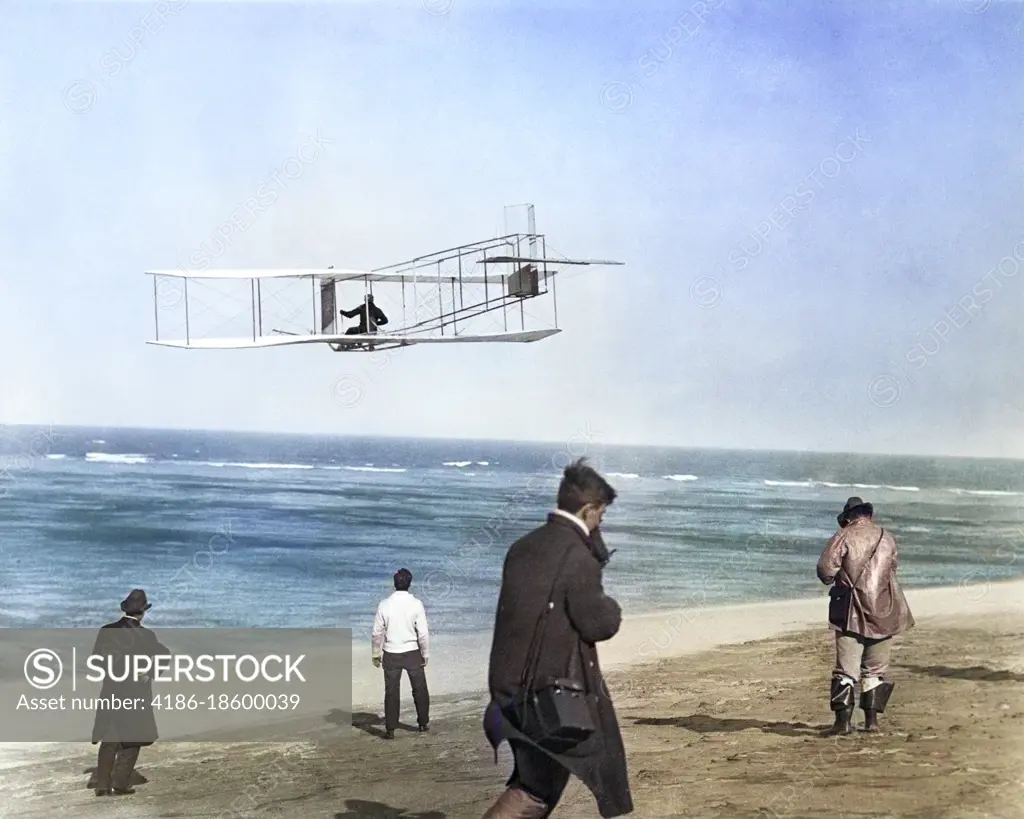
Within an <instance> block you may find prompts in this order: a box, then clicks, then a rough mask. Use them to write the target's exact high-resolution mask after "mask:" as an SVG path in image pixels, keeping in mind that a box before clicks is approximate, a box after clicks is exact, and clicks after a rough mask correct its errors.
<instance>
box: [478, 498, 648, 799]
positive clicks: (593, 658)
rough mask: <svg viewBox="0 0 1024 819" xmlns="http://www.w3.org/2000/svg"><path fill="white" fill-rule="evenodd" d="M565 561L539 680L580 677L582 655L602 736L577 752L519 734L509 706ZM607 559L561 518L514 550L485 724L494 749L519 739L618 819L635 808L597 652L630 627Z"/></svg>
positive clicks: (504, 583) (497, 627) (508, 559)
mask: <svg viewBox="0 0 1024 819" xmlns="http://www.w3.org/2000/svg"><path fill="white" fill-rule="evenodd" d="M563 556H567V559H566V562H565V566H564V568H563V569H562V572H561V574H560V576H559V577H560V579H559V581H558V583H557V585H556V586H555V592H554V598H553V599H554V601H555V607H554V609H552V611H551V613H550V614H549V615H548V618H549V619H548V623H547V625H546V631H545V633H544V640H543V645H542V648H541V653H540V659H539V665H538V671H537V677H538V679H540V680H543V679H545V678H548V677H551V678H564V677H569V676H577V677H578V674H570V668H569V665H570V661H571V659H572V657H573V654H574V652H579V656H580V658H581V665H582V671H583V674H582V676H583V680H582V682H583V683H584V685H585V687H586V691H587V693H588V695H589V697H588V699H589V700H590V703H591V708H592V709H593V711H592V713H593V715H594V722H595V724H596V725H597V730H596V731H595V732H594V733H593V734H592V735H591V736H590V737H589V738H588V739H587V740H585V741H584V742H582V743H580V744H579V745H577V746H576V747H574V748H571V749H569V750H565V751H561V752H560V751H557V750H552V749H549V748H546V747H542V746H540V745H538V744H537V743H535V742H534V741H533V740H531V739H530V738H529V737H527V736H525V735H524V734H522V733H521V732H520V731H518V730H517V729H516V727H515V725H514V724H513V723H512V721H510V719H509V714H508V709H507V708H505V709H503V707H502V705H503V703H506V702H507V701H508V700H509V699H510V698H511V697H513V696H514V695H515V694H516V692H517V691H518V689H519V686H520V681H521V679H522V674H523V669H524V667H525V665H526V661H527V653H528V651H529V648H530V643H531V641H532V640H533V635H534V630H535V628H536V625H537V622H538V619H539V618H540V616H541V614H542V613H543V611H544V609H545V608H546V606H547V602H548V594H549V593H550V592H551V586H552V582H553V581H554V578H555V572H556V570H557V569H558V564H559V562H560V561H561V559H562V558H563ZM606 556H607V552H606V551H605V549H604V544H603V541H601V539H600V535H599V534H598V535H597V536H596V537H594V538H593V539H591V538H588V537H587V536H586V535H585V534H584V533H583V530H582V528H581V527H578V526H576V525H575V524H574V522H573V521H571V520H568V519H566V518H564V517H562V516H560V515H557V514H551V515H549V516H548V522H547V523H546V524H545V525H543V526H541V527H540V528H538V529H535V530H534V531H532V532H530V533H529V534H527V535H526V536H525V537H523V538H521V539H520V540H518V541H516V542H515V543H514V544H512V546H511V547H510V548H509V550H508V554H507V555H506V556H505V566H504V569H503V571H502V580H501V592H500V595H499V598H498V610H497V615H496V617H495V624H494V638H493V642H492V645H491V657H490V668H489V673H488V684H489V688H490V693H491V700H492V702H491V704H490V706H489V707H488V709H487V713H486V714H485V716H484V720H485V730H486V732H487V735H488V739H489V740H490V742H491V744H492V746H494V747H495V748H497V746H498V745H499V744H500V743H501V741H502V740H506V739H515V740H518V741H520V742H523V743H526V744H528V745H531V746H533V747H535V748H538V749H539V750H541V751H542V752H543V753H545V754H546V755H548V756H549V757H551V758H552V759H553V760H554V761H556V762H557V763H558V764H560V765H562V766H563V767H565V768H566V769H567V770H568V771H569V772H570V773H572V774H574V775H575V776H576V777H578V778H579V779H580V780H581V781H582V782H583V783H584V784H585V785H586V786H587V787H588V788H589V789H590V791H591V793H593V795H594V797H595V799H596V800H597V807H598V810H599V811H600V814H601V816H602V817H612V816H623V815H625V814H627V813H632V811H633V800H632V796H631V794H630V790H629V774H628V771H627V768H626V752H625V748H624V747H623V743H622V734H621V733H620V731H619V723H618V719H617V718H616V715H615V708H614V706H613V705H612V700H611V695H610V693H609V691H608V688H607V686H606V684H605V681H604V678H603V676H602V674H601V666H600V664H599V663H598V657H597V648H596V645H595V644H596V643H599V642H602V641H604V640H608V639H611V638H612V637H613V636H615V634H616V632H618V630H619V626H620V624H621V622H622V612H621V609H620V608H619V604H618V603H616V602H615V600H613V599H612V598H610V597H608V596H607V595H606V594H605V593H604V589H603V587H602V585H601V575H602V571H603V561H604V560H606V559H607V557H606ZM510 782H511V780H510Z"/></svg>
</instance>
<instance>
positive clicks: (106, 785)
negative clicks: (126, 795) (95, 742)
mask: <svg viewBox="0 0 1024 819" xmlns="http://www.w3.org/2000/svg"><path fill="white" fill-rule="evenodd" d="M139 750H140V748H139V746H138V745H130V746H125V745H123V744H121V743H120V742H101V743H100V751H99V756H98V758H97V760H96V789H97V790H108V789H110V788H117V789H118V790H125V789H126V788H127V787H128V780H129V779H130V778H131V775H132V772H133V771H134V770H135V763H136V762H137V761H138V758H139Z"/></svg>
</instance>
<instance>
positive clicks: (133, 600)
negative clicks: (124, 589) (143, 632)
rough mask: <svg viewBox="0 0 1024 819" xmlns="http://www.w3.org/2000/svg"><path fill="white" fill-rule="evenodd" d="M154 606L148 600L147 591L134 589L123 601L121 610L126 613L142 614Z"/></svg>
mask: <svg viewBox="0 0 1024 819" xmlns="http://www.w3.org/2000/svg"><path fill="white" fill-rule="evenodd" d="M151 608H153V604H152V603H150V602H149V601H147V600H146V593H145V592H144V591H143V590H142V589H132V590H131V592H130V593H129V594H128V596H127V597H126V598H125V599H124V600H122V601H121V611H123V612H124V613H125V614H142V612H144V611H149V610H150V609H151Z"/></svg>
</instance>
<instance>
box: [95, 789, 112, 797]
mask: <svg viewBox="0 0 1024 819" xmlns="http://www.w3.org/2000/svg"><path fill="white" fill-rule="evenodd" d="M96 795H97V796H110V788H96Z"/></svg>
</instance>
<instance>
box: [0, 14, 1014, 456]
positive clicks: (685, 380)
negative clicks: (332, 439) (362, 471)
mask: <svg viewBox="0 0 1024 819" xmlns="http://www.w3.org/2000/svg"><path fill="white" fill-rule="evenodd" d="M1022 19H1024V5H1022V4H1020V3H1011V2H997V0H991V1H990V0H931V1H930V2H918V1H916V0H914V1H910V2H900V3H891V4H887V3H884V2H880V3H871V4H867V5H865V4H852V3H851V4H836V3H830V2H824V1H822V2H811V1H810V0H795V1H794V2H787V3H785V4H779V3H775V2H768V0H761V1H757V0H754V1H751V2H748V0H703V2H699V0H682V2H677V3H671V4H670V3H659V4H648V3H644V2H635V1H634V2H621V3H620V2H616V3H611V2H605V3H602V4H600V5H599V6H598V5H595V4H583V3H579V2H570V1H569V0H559V1H558V2H543V3H542V2H534V0H522V2H512V1H511V0H505V1H504V2H484V1H483V0H474V1H472V2H471V0H422V1H421V0H414V1H413V0H410V2H397V1H396V2H373V3H370V2H321V3H311V4H271V3H243V2H230V3H219V4H212V3H206V2H201V0H191V1H190V2H186V0H165V1H164V2H156V3H94V4H86V3H59V4H53V5H48V4H45V3H32V4H28V3H8V4H6V6H5V9H4V26H3V28H2V30H0V248H2V249H3V252H2V253H0V345H2V348H3V350H4V353H3V355H2V356H0V422H3V423H42V424H47V423H53V424H80V425H109V426H118V425H124V426H142V427H178V428H205V429H238V430H273V431H281V432H312V433H330V434H358V435H364V434H387V435H410V436H431V437H433V436H441V437H473V438H501V439H529V440H550V441H558V440H566V439H567V438H570V437H571V436H573V435H576V434H578V433H579V431H580V430H581V429H589V430H591V431H593V434H595V435H596V436H599V439H600V440H602V441H603V442H608V443H613V442H618V443H638V444H662V445H677V446H696V447H700V446H709V447H736V448H748V447H749V448H758V449H766V448H775V449H805V450H826V451H870V452H893V453H912V454H951V455H976V456H1003V457H1024V435H1022V432H1024V379H1021V378H1020V377H1019V376H1018V373H1017V364H1018V362H1019V361H1020V360H1021V358H1022V357H1024V329H1022V324H1021V322H1020V320H1019V318H1018V317H1019V310H1018V305H1019V304H1020V303H1021V299H1022V297H1024V270H1022V269H1021V268H1024V221H1022V219H1021V212H1022V211H1021V203H1022V198H1021V194H1022V184H1021V183H1022V181H1024V164H1022V159H1024V147H1022V146H1024V140H1022V139H1021V136H1022V134H1021V125H1022V111H1024V108H1022V102H1021V91H1022V77H1024V48H1022V45H1024V42H1022V40H1024V25H1022ZM296 156H299V157H302V161H301V163H297V162H295V161H294V160H293V161H292V164H291V165H290V166H288V167H292V168H301V172H300V173H297V176H296V178H292V179H288V178H285V177H284V176H282V175H281V169H282V168H284V167H286V162H287V161H288V160H289V158H292V157H296ZM275 174H276V176H275ZM267 186H271V187H273V190H274V194H273V195H272V196H270V195H268V196H266V197H265V198H272V199H273V202H272V203H271V204H269V205H268V206H267V207H266V208H265V209H264V210H262V211H261V212H260V213H259V218H258V219H256V220H255V221H253V222H252V223H251V224H248V225H246V229H245V230H244V231H242V230H236V231H234V232H233V233H232V234H231V236H230V240H229V241H227V242H225V247H224V248H223V250H222V252H220V255H219V256H218V257H217V258H216V260H215V262H216V263H215V265H214V266H215V267H220V268H252V267H255V268H273V267H294V268H310V267H326V266H327V265H330V264H333V265H335V266H336V267H339V268H357V269H364V268H371V267H381V266H384V265H389V264H392V263H396V262H399V261H401V260H403V259H407V258H412V257H413V256H416V255H419V254H424V253H430V252H432V251H435V250H440V249H442V248H445V247H449V246H452V245H456V244H461V243H463V242H471V241H477V240H480V239H484V238H488V237H491V236H494V235H495V234H496V233H497V232H498V231H499V230H500V229H501V228H502V227H503V214H504V210H503V209H504V207H505V206H506V205H509V204H518V203H522V202H532V203H534V204H535V206H536V214H537V224H538V229H539V230H540V231H541V232H543V233H545V234H546V235H547V237H548V241H549V242H550V244H551V246H552V247H553V248H554V249H555V250H557V252H559V253H561V254H563V255H565V256H573V257H594V258H611V259H619V260H622V261H624V262H625V263H626V264H625V266H623V267H595V268H589V269H586V270H585V271H584V272H582V273H578V274H575V275H572V276H571V277H570V276H566V278H565V280H564V281H562V282H561V283H560V286H559V289H558V318H559V325H560V327H561V328H562V331H563V332H561V333H560V334H559V335H557V336H554V337H552V338H550V339H546V340H544V341H541V342H537V343H534V344H522V345H520V344H508V345H505V344H485V345H472V344H471V345H452V346H440V345H438V346H421V347H413V348H409V349H405V350H402V351H397V352H394V353H391V354H388V355H386V356H385V355H383V354H377V355H376V357H373V356H367V355H359V354H335V353H332V352H330V351H329V350H328V349H326V348H324V347H323V346H321V345H308V346H301V347H291V348H285V349H278V350H240V351H185V350H176V349H168V348H162V347H156V346H153V345H148V344H146V343H145V342H146V341H147V340H149V339H152V338H153V336H154V304H153V302H154V295H153V282H152V279H151V278H150V277H148V276H146V275H144V271H146V270H152V269H164V268H175V267H177V266H178V265H179V264H180V265H182V266H184V267H189V266H192V265H191V264H190V262H189V259H190V258H194V254H195V253H196V252H197V250H198V249H200V248H201V247H202V246H203V245H204V243H205V245H206V247H211V246H213V247H215V246H216V245H213V244H212V243H213V242H214V241H215V237H216V236H217V231H218V230H219V229H220V228H221V226H223V225H224V224H225V223H227V222H228V221H229V218H230V215H231V214H232V213H233V212H234V211H236V209H237V208H238V206H239V205H240V204H241V203H244V202H245V201H246V200H248V199H250V198H252V197H254V196H256V195H257V193H258V192H259V191H264V193H265V192H266V190H267ZM515 213H516V212H513V215H515ZM516 218H521V216H518V217H516ZM515 227H516V228H518V229H524V228H525V225H522V224H518V223H517V224H516V225H515Z"/></svg>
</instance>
